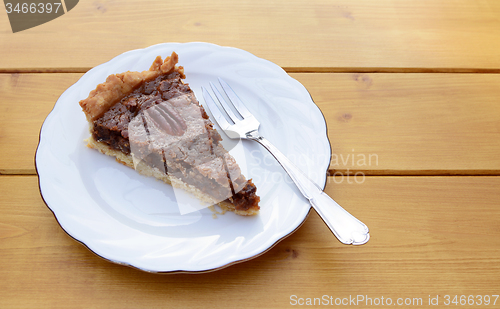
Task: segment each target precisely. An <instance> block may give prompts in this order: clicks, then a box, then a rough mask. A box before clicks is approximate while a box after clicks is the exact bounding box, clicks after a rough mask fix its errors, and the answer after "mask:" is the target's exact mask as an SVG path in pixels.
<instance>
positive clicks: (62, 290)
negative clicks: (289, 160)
mask: <svg viewBox="0 0 500 309" xmlns="http://www.w3.org/2000/svg"><path fill="white" fill-rule="evenodd" d="M326 192H327V193H328V194H330V195H331V196H332V197H333V198H334V199H336V200H337V201H338V202H339V203H340V204H341V205H343V206H344V207H345V208H346V209H347V210H349V211H350V212H352V213H353V214H354V215H356V216H357V217H359V218H360V219H361V220H363V221H364V222H365V223H366V224H367V225H368V226H369V227H370V231H371V236H372V238H371V240H370V241H369V242H368V243H367V244H366V245H363V246H359V247H352V246H345V245H342V244H340V243H339V242H338V241H337V240H336V239H335V238H334V236H333V235H331V233H330V232H329V231H328V229H327V228H326V226H325V225H324V224H323V222H322V221H321V219H319V217H318V216H317V215H316V213H315V212H314V211H312V213H311V215H310V217H309V218H308V219H307V220H306V222H305V223H304V225H303V226H302V227H301V228H300V229H299V230H298V231H297V232H296V233H294V234H293V235H291V236H290V237H288V238H286V239H285V240H283V241H282V242H280V243H278V244H277V245H276V246H275V247H274V248H273V249H271V250H270V251H269V252H267V253H265V254H264V255H262V256H260V257H258V258H256V259H253V260H251V261H248V262H245V263H242V264H237V265H233V266H231V267H228V268H226V269H223V270H220V271H216V272H213V273H206V274H198V275H188V274H180V275H155V274H150V273H145V272H142V271H139V270H135V269H132V268H128V267H125V266H119V265H116V264H112V263H110V262H107V261H105V260H103V259H101V258H99V257H97V256H95V255H94V254H92V253H91V252H90V251H88V250H87V249H86V248H85V247H84V246H82V245H81V244H79V243H77V242H76V241H74V240H73V239H72V238H70V237H69V236H68V235H66V234H65V233H64V232H63V230H62V229H61V228H60V227H59V225H58V224H57V222H56V220H55V219H54V217H53V215H52V213H51V212H50V211H49V210H48V209H47V207H46V206H45V205H44V203H43V202H42V200H41V198H40V196H39V194H38V187H37V178H36V177H35V176H0V212H1V213H2V216H1V217H0V277H1V278H2V280H1V281H0V307H1V308H35V307H36V308H51V309H52V308H139V307H140V308H146V307H147V308H163V307H164V306H168V307H172V308H181V307H182V308H187V307H189V308H235V307H244V308H285V307H289V306H290V305H291V304H293V302H294V299H295V300H297V301H299V300H298V298H304V300H303V301H304V302H305V301H306V298H311V299H312V298H322V297H323V295H327V296H328V297H329V296H331V297H333V298H332V300H333V301H335V299H336V298H339V299H341V300H342V299H344V298H349V297H354V298H357V297H358V295H361V296H364V297H366V298H371V299H372V302H376V300H375V299H376V298H377V299H378V301H379V302H380V300H381V297H384V299H385V300H386V301H387V299H388V298H391V300H392V301H393V303H396V301H397V300H398V299H399V298H402V299H403V301H404V300H406V299H407V298H410V299H412V300H413V298H415V299H416V301H419V300H418V299H421V302H422V305H420V306H417V305H415V306H414V307H416V308H417V307H418V308H427V307H429V306H428V302H429V296H431V298H435V297H436V296H438V295H439V301H440V304H441V306H443V304H444V303H443V302H444V301H445V298H444V295H452V296H453V295H459V296H460V295H466V296H468V295H492V294H497V295H498V287H499V286H500V279H499V278H500V266H499V265H500V230H499V229H498V222H499V220H500V208H499V207H498V201H499V200H500V177H366V178H365V179H364V181H363V182H360V183H353V184H349V183H348V180H347V179H345V178H344V179H341V178H337V179H335V180H334V179H330V181H329V184H328V186H327V189H326ZM292 295H296V296H297V298H294V297H293V296H292ZM291 297H292V298H291ZM366 301H368V300H367V299H366V300H364V301H361V302H359V303H358V306H360V307H371V306H369V303H368V305H366V304H367V303H366ZM498 301H500V300H497V305H498ZM491 304H492V303H491ZM382 307H383V306H382ZM412 307H413V306H412Z"/></svg>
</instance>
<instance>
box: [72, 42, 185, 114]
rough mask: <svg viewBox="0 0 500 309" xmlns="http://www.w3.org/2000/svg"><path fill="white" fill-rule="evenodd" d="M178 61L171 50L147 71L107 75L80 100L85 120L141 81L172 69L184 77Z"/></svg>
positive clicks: (103, 111) (128, 91)
mask: <svg viewBox="0 0 500 309" xmlns="http://www.w3.org/2000/svg"><path fill="white" fill-rule="evenodd" d="M178 61H179V56H178V55H177V54H176V53H175V52H172V54H171V55H170V56H169V57H167V58H165V60H164V61H163V60H162V59H161V56H158V57H156V59H155V61H154V62H153V64H152V65H151V67H150V68H149V70H147V71H142V72H131V71H127V72H124V73H119V74H112V75H109V76H108V77H107V78H106V81H105V82H104V83H102V84H99V85H97V87H96V89H94V90H92V91H91V92H90V93H89V96H88V97H87V98H86V99H84V100H81V101H80V106H81V107H82V109H83V112H84V113H85V116H86V117H87V120H88V121H89V122H91V121H94V120H96V119H97V118H99V117H100V116H101V115H103V114H104V113H105V112H106V111H107V110H109V109H110V108H111V107H112V106H113V105H114V104H116V103H117V102H119V101H120V100H121V99H122V98H123V97H124V96H126V95H127V94H129V93H130V92H132V91H133V90H134V88H135V87H137V85H139V84H140V83H142V82H143V81H146V80H151V79H154V78H156V77H158V76H159V75H160V74H165V73H167V74H168V73H172V72H174V71H177V72H179V73H181V77H182V78H185V75H184V68H183V67H181V66H178V67H177V66H175V65H176V64H177V62H178Z"/></svg>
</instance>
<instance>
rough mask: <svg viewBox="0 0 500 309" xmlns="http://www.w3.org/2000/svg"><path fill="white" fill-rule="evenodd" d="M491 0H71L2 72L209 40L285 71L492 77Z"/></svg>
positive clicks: (69, 66) (11, 38)
mask: <svg viewBox="0 0 500 309" xmlns="http://www.w3.org/2000/svg"><path fill="white" fill-rule="evenodd" d="M499 16H500V3H499V2H498V1H497V0H481V1H465V0H439V1H435V0H421V1H392V0H360V1H355V2H346V1H343V0H333V1H332V0H311V1H300V0H292V1H290V0H287V1H285V0H281V1H264V0H256V1H232V0H217V1H210V2H207V1H199V0H186V1H182V2H171V1H168V2H166V1H160V0H147V1H141V3H140V4H139V3H137V1H133V0H122V1H114V0H97V1H80V2H79V3H78V5H77V6H76V7H75V8H74V9H73V10H71V11H70V12H69V13H67V14H65V15H63V16H61V17H59V18H57V19H55V20H53V21H51V22H48V23H45V24H43V25H40V26H37V27H35V28H32V29H29V30H26V31H22V32H19V33H15V34H13V33H11V29H10V25H9V23H8V19H7V18H3V19H2V20H1V21H0V29H1V30H0V31H1V35H2V37H3V39H2V40H0V70H1V71H3V72H26V71H29V72H46V71H50V72H58V71H59V72H84V71H86V70H88V69H89V68H91V67H94V66H96V65H98V64H100V63H103V62H105V61H108V60H109V59H111V58H113V57H115V56H117V55H119V54H121V53H123V52H126V51H128V50H132V49H137V48H145V47H148V46H150V45H154V44H158V43H163V42H193V41H203V42H211V43H215V44H218V45H223V46H233V47H237V48H241V49H244V50H247V51H249V52H251V53H254V54H255V55H257V56H259V57H262V58H265V59H268V60H270V61H273V62H275V63H277V64H278V65H280V66H282V67H285V68H287V69H288V70H290V71H356V70H361V71H363V72H365V71H394V69H397V70H398V71H424V72H430V71H447V72H471V71H481V72H500V54H499V53H498V50H500V40H498V37H500V19H499Z"/></svg>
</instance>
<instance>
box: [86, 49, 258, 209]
mask: <svg viewBox="0 0 500 309" xmlns="http://www.w3.org/2000/svg"><path fill="white" fill-rule="evenodd" d="M176 62H177V55H176V54H175V53H173V54H172V56H171V57H168V58H167V59H165V62H162V61H161V58H159V57H158V58H157V59H156V60H155V62H154V63H153V66H152V67H151V69H150V71H145V72H143V73H142V75H141V76H140V77H137V76H138V74H139V73H137V72H127V73H123V74H121V75H112V76H110V77H108V80H107V81H106V83H105V84H101V85H99V86H98V88H97V89H96V90H95V91H93V92H91V95H90V96H89V98H88V99H86V100H83V101H81V102H80V105H81V106H82V108H83V109H84V111H85V113H86V115H87V119H88V120H89V124H90V131H91V135H92V138H93V140H94V141H96V142H97V143H99V144H101V145H105V147H107V148H109V149H112V150H115V151H119V152H121V153H123V154H125V155H127V156H129V157H132V158H133V161H134V165H136V164H137V162H139V161H141V162H143V163H145V164H146V165H147V166H149V167H151V168H152V169H156V170H159V171H160V172H162V173H163V174H164V175H166V176H167V177H175V178H177V179H180V180H181V181H182V182H184V183H186V184H188V185H191V186H194V187H195V188H197V189H198V190H200V191H201V192H202V193H203V194H206V195H208V196H210V197H211V198H212V199H213V200H216V201H218V202H221V203H219V205H221V206H223V205H226V206H225V207H224V208H227V209H229V210H233V211H235V212H236V213H237V214H242V215H247V214H255V213H257V211H258V210H259V208H260V207H259V206H258V203H259V201H260V197H259V196H257V194H256V190H257V189H256V187H255V185H254V184H253V182H252V180H251V179H250V180H247V179H245V177H244V176H243V175H242V174H241V171H240V169H239V166H238V165H237V164H236V162H235V160H234V158H233V157H232V156H231V155H230V154H229V153H228V152H227V151H226V150H225V149H224V148H223V147H222V145H221V144H220V141H221V140H222V138H221V136H220V135H219V133H218V132H217V131H216V130H215V129H214V128H213V124H212V123H211V122H210V120H209V117H208V115H207V113H206V112H205V110H204V109H203V106H201V105H200V104H199V103H198V101H197V100H196V98H195V97H194V93H193V92H192V90H191V89H190V87H189V86H188V85H187V84H184V83H183V82H182V79H183V78H185V76H184V73H183V68H182V67H175V63H176ZM167 65H168V66H167ZM165 67H166V68H165ZM116 77H117V78H116ZM140 78H143V79H142V80H140ZM131 79H132V81H130V80H131ZM137 80H139V81H137ZM109 81H111V82H109ZM130 85H132V86H130ZM127 87H128V88H127ZM99 93H100V94H101V96H100V95H99ZM101 97H104V99H101ZM112 100H114V102H109V101H112ZM228 204H229V207H227V205H228ZM233 207H234V208H233Z"/></svg>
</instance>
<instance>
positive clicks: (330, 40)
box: [0, 0, 500, 308]
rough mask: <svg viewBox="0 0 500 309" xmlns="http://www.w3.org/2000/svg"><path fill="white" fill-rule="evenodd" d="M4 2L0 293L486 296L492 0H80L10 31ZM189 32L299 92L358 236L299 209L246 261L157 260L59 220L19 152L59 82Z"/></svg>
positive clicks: (74, 301) (499, 242)
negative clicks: (321, 134) (104, 250)
mask: <svg viewBox="0 0 500 309" xmlns="http://www.w3.org/2000/svg"><path fill="white" fill-rule="evenodd" d="M6 15H7V14H4V15H3V16H4V17H2V18H1V19H0V37H1V39H0V53H1V54H0V73H1V74H0V95H1V100H0V157H1V159H2V160H1V161H0V173H1V174H0V214H1V215H0V278H1V280H0V308H235V307H242V308H285V307H294V306H295V307H302V306H301V304H304V306H306V305H308V304H309V302H310V303H312V304H313V305H314V303H315V302H316V303H315V304H316V305H317V306H321V307H322V306H324V305H331V306H335V305H336V303H337V304H340V305H342V303H343V305H346V306H347V305H348V306H354V305H357V307H365V308H369V307H387V306H386V305H387V304H388V303H389V299H390V302H391V303H392V306H396V307H399V306H397V305H398V304H403V305H405V304H406V307H411V308H423V307H438V306H430V305H429V304H430V303H431V304H432V303H435V302H436V301H438V303H439V306H440V307H441V306H442V307H450V306H451V307H462V308H474V307H488V308H490V307H491V308H499V307H500V299H496V297H498V295H499V294H500V1H497V0H481V1H465V0H454V1H453V0H419V1H390V0H377V1H372V0H359V1H337V0H328V1H327V0H309V1H299V0H289V1H260V0H255V1H241V2H238V1H232V0H226V1H217V0H216V1H197V0H186V1H179V2H173V1H159V0H157V1H153V0H149V1H141V2H140V3H139V1H131V0H121V1H111V0H109V1H106V0H97V1H80V3H78V5H77V6H76V7H75V8H74V9H73V10H71V11H70V12H68V13H67V14H65V15H63V16H61V17H59V18H57V19H55V20H53V21H50V22H48V23H45V24H43V25H40V26H38V27H35V28H32V29H29V30H25V31H22V32H18V33H12V32H11V29H10V25H9V22H8V19H7V17H6ZM190 41H204V42H211V43H215V44H219V45H223V46H233V47H237V48H241V49H245V50H247V51H249V52H251V53H253V54H255V55H257V56H258V57H261V58H265V59H268V60H270V61H272V62H274V63H276V64H278V65H279V66H281V67H283V68H284V69H285V70H286V71H287V72H289V74H290V75H291V76H292V77H294V78H295V79H297V80H298V81H300V82H301V83H302V84H303V85H304V86H305V87H306V88H307V89H308V90H309V91H310V93H311V95H312V97H313V99H314V101H315V102H316V103H317V105H318V106H319V108H320V109H321V110H322V112H323V114H324V116H325V118H326V121H327V125H328V133H329V138H330V141H331V147H332V153H333V157H332V164H331V166H330V175H331V176H330V177H329V179H328V184H327V186H326V189H325V191H326V192H327V193H328V194H329V195H330V196H332V197H333V198H334V199H335V200H337V201H338V202H339V203H340V204H341V205H343V206H344V207H345V208H346V209H347V210H348V211H350V212H351V213H353V214H354V215H355V216H357V217H359V218H360V219H362V220H363V221H364V222H365V223H366V224H367V225H368V226H369V227H370V231H371V240H370V241H369V242H368V243H367V244H366V245H363V246H357V247H353V246H346V245H342V244H340V243H339V242H338V241H337V240H336V239H335V238H334V237H333V236H332V235H331V233H330V232H329V231H328V229H327V228H326V226H325V225H324V224H323V222H322V221H321V219H320V218H319V217H318V216H317V214H316V213H315V212H314V211H312V212H311V215H310V216H309V218H308V219H307V220H306V222H305V223H304V225H303V226H302V227H301V228H300V229H299V230H298V231H297V232H295V233H294V234H293V235H291V236H290V237H288V238H286V239H284V240H283V241H281V242H280V243H278V244H277V245H276V246H275V247H274V248H272V249H271V250H270V251H269V252H267V253H265V254H264V255H262V256H260V257H257V258H255V259H253V260H250V261H247V262H244V263H241V264H237V265H233V266H230V267H228V268H226V269H223V270H219V271H215V272H211V273H205V274H196V275H193V274H175V275H174V274H170V275H156V274H150V273H146V272H142V271H140V270H136V269H133V268H129V267H125V266H120V265H116V264H113V263H110V262H108V261H106V260H103V259H101V258H99V257H97V256H96V255H94V254H93V253H91V252H90V251H89V250H88V249H86V248H85V247H84V246H82V245H81V244H80V243H78V242H76V241H75V240H73V239H72V238H70V237H69V236H68V235H67V234H66V233H65V232H64V231H63V230H62V229H61V227H60V226H59V225H58V224H57V222H56V220H55V219H54V216H53V215H52V213H51V211H50V210H49V209H48V208H47V207H46V205H45V204H44V203H43V201H42V199H41V197H40V193H39V190H38V183H37V180H38V179H37V175H36V172H35V169H34V163H33V162H34V153H35V149H36V147H37V143H38V134H39V130H40V126H41V124H42V122H43V120H44V119H45V117H46V116H47V115H48V113H49V112H50V110H51V109H52V107H53V105H54V103H55V101H56V100H57V98H58V97H59V95H60V94H61V93H62V92H63V91H64V90H65V89H66V88H68V87H69V86H70V85H72V84H73V83H75V82H76V81H77V80H78V78H80V77H81V76H82V75H83V73H84V72H86V71H87V70H89V69H90V68H92V67H94V66H96V65H98V64H100V63H102V62H105V61H107V60H109V59H111V58H113V57H114V56H116V55H118V54H121V53H123V52H125V51H128V50H131V49H137V48H145V47H148V46H150V45H153V44H157V43H162V42H190ZM369 154H374V155H376V157H373V158H377V160H373V161H372V162H371V163H370V164H368V163H366V164H358V163H357V162H352V161H350V160H345V159H346V158H347V155H353V156H354V155H369ZM342 156H343V157H342ZM335 158H336V160H335ZM342 158H344V160H342ZM349 172H350V173H356V172H362V173H363V174H364V175H365V177H364V178H363V182H362V183H348V181H347V179H346V178H342V177H347V175H348V173H349ZM470 295H472V296H470ZM486 295H489V298H490V303H489V305H488V306H485V304H486V299H487V297H486ZM493 295H497V296H493ZM455 296H457V297H456V298H455ZM471 297H472V298H471ZM454 298H455V299H454ZM480 301H482V305H479V303H480ZM495 301H496V303H495V305H493V303H494V302H495ZM319 302H321V305H320V304H319ZM446 303H449V306H446ZM464 304H465V305H464ZM392 306H389V307H392ZM307 307H311V306H307ZM401 307H405V306H401Z"/></svg>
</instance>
